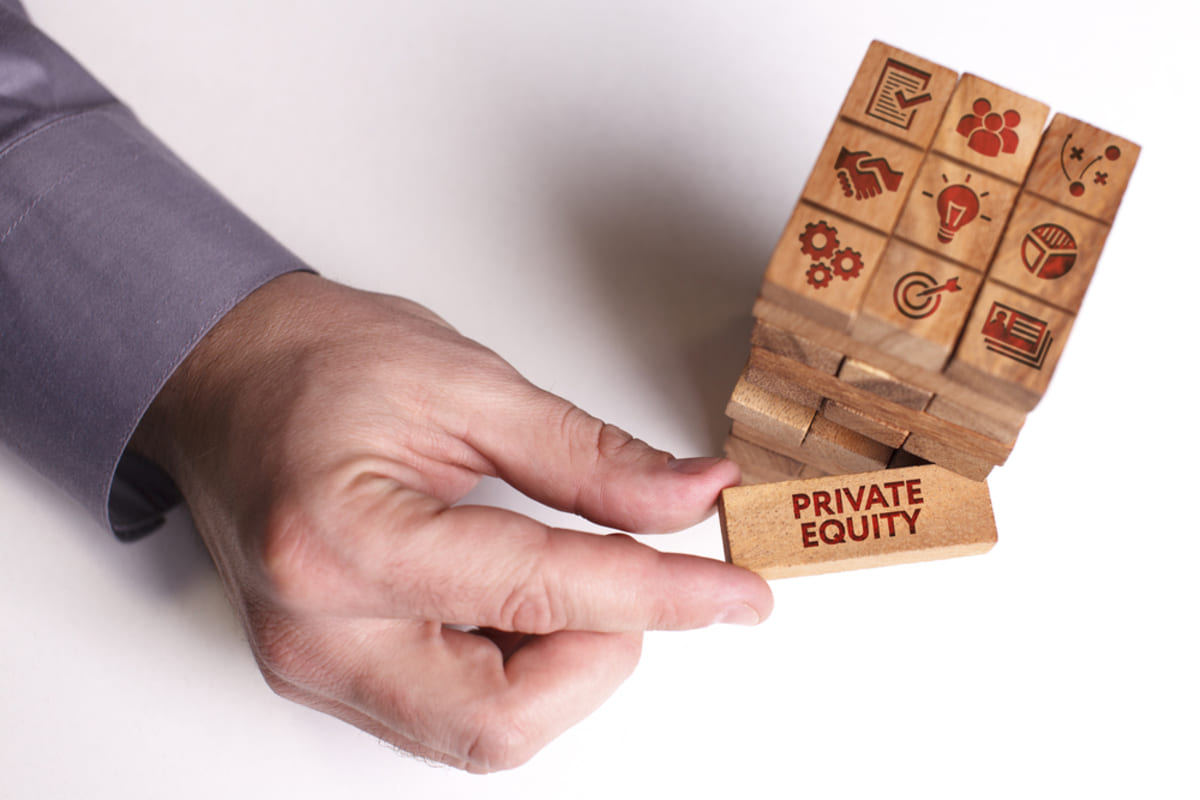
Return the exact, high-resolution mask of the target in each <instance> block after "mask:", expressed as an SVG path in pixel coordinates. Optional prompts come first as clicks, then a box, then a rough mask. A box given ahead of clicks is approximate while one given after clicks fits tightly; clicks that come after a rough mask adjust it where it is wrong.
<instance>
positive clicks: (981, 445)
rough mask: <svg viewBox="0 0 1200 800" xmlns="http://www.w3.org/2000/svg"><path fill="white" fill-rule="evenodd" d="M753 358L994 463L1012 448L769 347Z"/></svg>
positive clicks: (770, 369)
mask: <svg viewBox="0 0 1200 800" xmlns="http://www.w3.org/2000/svg"><path fill="white" fill-rule="evenodd" d="M750 361H751V363H754V364H755V365H756V366H757V367H758V368H761V369H762V370H764V371H768V372H775V373H777V374H779V375H781V376H785V377H787V378H789V379H790V380H791V381H793V382H795V383H799V384H802V385H807V386H808V387H810V388H812V389H814V390H815V391H816V392H817V393H819V394H821V395H823V396H824V397H826V398H827V399H832V400H835V401H836V402H839V403H842V404H843V405H846V406H849V407H851V408H854V409H857V410H859V411H861V412H862V413H865V414H867V415H869V416H873V417H876V418H877V419H885V420H888V421H889V422H891V423H892V424H894V425H896V426H897V427H900V428H902V429H905V430H909V431H912V432H914V433H920V434H922V435H925V436H929V437H930V438H932V439H935V440H937V441H941V442H944V443H945V444H947V445H948V446H951V447H955V448H957V449H960V450H964V451H966V452H969V453H971V454H973V455H976V456H978V457H979V458H982V459H985V460H987V461H990V462H991V463H993V464H1003V463H1004V461H1005V460H1006V459H1007V458H1008V454H1009V453H1010V452H1011V450H1012V448H1011V447H1010V446H1009V445H1006V444H1004V443H1003V442H998V441H996V440H994V439H989V438H988V437H986V436H983V435H982V434H979V433H976V432H974V431H970V430H967V429H965V428H960V427H958V426H957V425H952V424H951V423H949V422H946V421H945V420H941V419H937V418H936V417H931V416H930V415H928V414H924V413H922V412H920V411H914V410H913V409H911V408H906V407H904V406H902V405H900V404H899V403H893V402H891V401H889V400H885V399H884V398H882V397H880V396H878V395H876V394H874V393H872V392H868V391H865V390H863V389H860V388H858V387H856V386H851V385H850V384H847V383H845V382H843V381H840V380H838V379H837V378H836V377H835V376H831V375H826V374H824V373H821V372H817V371H816V370H814V369H812V368H811V367H806V366H805V365H803V364H798V363H796V362H793V361H789V360H788V359H786V358H783V357H782V356H779V355H776V354H775V353H771V352H769V351H766V350H758V349H752V350H751V352H750Z"/></svg>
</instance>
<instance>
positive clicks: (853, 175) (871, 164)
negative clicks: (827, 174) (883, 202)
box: [833, 147, 904, 200]
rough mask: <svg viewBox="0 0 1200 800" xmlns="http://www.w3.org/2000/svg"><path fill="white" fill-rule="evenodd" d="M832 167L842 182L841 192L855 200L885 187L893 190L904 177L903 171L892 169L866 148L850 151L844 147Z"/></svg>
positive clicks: (871, 195) (873, 194)
mask: <svg viewBox="0 0 1200 800" xmlns="http://www.w3.org/2000/svg"><path fill="white" fill-rule="evenodd" d="M833 168H834V169H835V170H837V176H838V181H839V182H841V184H842V194H844V195H846V197H853V198H854V199H855V200H867V199H869V198H872V197H875V196H877V195H881V194H883V192H884V190H885V189H886V190H887V191H889V192H894V191H896V190H897V189H899V188H900V179H901V178H903V177H904V173H903V172H896V171H895V170H894V169H892V167H891V165H890V164H888V162H887V159H886V158H883V157H881V156H872V155H871V154H870V153H868V152H867V151H866V150H860V151H858V152H856V153H852V152H850V151H849V150H847V149H846V148H845V147H843V148H842V151H841V152H840V153H838V157H837V161H835V162H834V164H833Z"/></svg>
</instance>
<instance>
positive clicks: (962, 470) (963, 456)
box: [903, 433, 995, 481]
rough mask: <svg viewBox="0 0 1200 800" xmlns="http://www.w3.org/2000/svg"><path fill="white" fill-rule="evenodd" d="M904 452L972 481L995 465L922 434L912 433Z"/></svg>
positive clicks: (985, 474)
mask: <svg viewBox="0 0 1200 800" xmlns="http://www.w3.org/2000/svg"><path fill="white" fill-rule="evenodd" d="M903 449H904V451H905V452H908V453H910V454H912V455H914V456H917V457H919V458H922V459H924V460H926V461H932V462H933V463H934V464H937V465H938V466H940V467H945V468H946V469H948V470H951V471H952V472H957V473H958V474H959V475H962V476H963V477H965V478H970V479H971V480H973V481H981V480H983V479H985V478H987V476H988V474H989V473H991V471H992V467H994V466H995V464H993V463H992V462H990V461H988V460H987V459H984V458H980V457H978V456H975V455H972V454H970V453H966V452H964V451H962V450H960V449H959V448H957V447H954V446H953V445H949V444H947V443H946V442H944V441H938V440H937V439H932V438H930V437H928V436H924V435H922V434H919V433H917V434H913V435H911V436H909V437H908V440H907V441H905V442H904V447H903Z"/></svg>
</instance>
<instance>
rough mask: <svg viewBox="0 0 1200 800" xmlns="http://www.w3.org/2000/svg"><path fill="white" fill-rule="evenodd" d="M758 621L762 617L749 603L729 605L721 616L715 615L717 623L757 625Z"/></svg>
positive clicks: (760, 620)
mask: <svg viewBox="0 0 1200 800" xmlns="http://www.w3.org/2000/svg"><path fill="white" fill-rule="evenodd" d="M760 622H762V618H761V617H759V616H758V612H757V611H755V610H754V607H753V606H751V605H750V604H749V603H738V604H737V605H735V606H730V607H729V608H727V609H725V612H724V613H723V614H721V616H719V617H717V623H718V624H723V625H757V624H758V623H760Z"/></svg>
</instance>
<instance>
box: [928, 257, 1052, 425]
mask: <svg viewBox="0 0 1200 800" xmlns="http://www.w3.org/2000/svg"><path fill="white" fill-rule="evenodd" d="M1073 322H1074V317H1073V316H1072V315H1071V314H1068V313H1067V312H1065V311H1061V310H1059V309H1056V308H1054V307H1053V306H1050V305H1047V304H1046V303H1043V302H1041V301H1039V300H1034V299H1033V298H1032V297H1029V296H1028V295H1024V294H1021V293H1019V292H1016V291H1013V290H1012V289H1009V288H1007V287H1005V286H1003V285H1001V284H999V283H996V282H995V281H990V280H989V281H987V282H986V283H985V284H984V287H983V289H982V291H980V293H979V299H978V301H976V303H975V310H974V311H973V312H972V313H971V317H970V319H968V320H967V326H966V328H964V329H963V335H962V339H961V340H960V341H959V343H958V348H957V349H956V350H955V352H954V357H953V358H952V359H951V360H950V363H949V364H948V365H947V366H946V375H948V376H949V377H951V378H953V379H954V380H957V381H961V382H962V383H964V384H966V385H967V386H970V387H972V388H974V389H975V390H976V391H979V392H987V393H989V394H991V395H993V396H994V397H995V398H996V399H998V400H1001V401H1002V402H1005V403H1008V404H1009V405H1011V406H1012V407H1013V408H1015V409H1018V410H1020V411H1031V410H1033V408H1034V406H1036V405H1037V403H1038V401H1039V400H1040V399H1041V398H1042V395H1043V394H1044V393H1045V391H1046V387H1047V386H1049V384H1050V378H1051V376H1052V375H1053V374H1054V368H1055V367H1056V366H1058V359H1059V357H1060V356H1061V355H1062V348H1063V345H1064V344H1066V341H1067V336H1068V335H1069V334H1070V332H1071V325H1072V324H1073Z"/></svg>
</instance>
